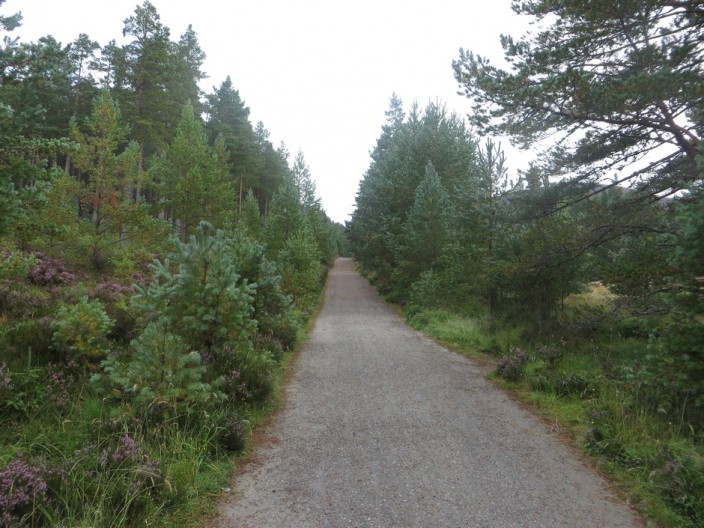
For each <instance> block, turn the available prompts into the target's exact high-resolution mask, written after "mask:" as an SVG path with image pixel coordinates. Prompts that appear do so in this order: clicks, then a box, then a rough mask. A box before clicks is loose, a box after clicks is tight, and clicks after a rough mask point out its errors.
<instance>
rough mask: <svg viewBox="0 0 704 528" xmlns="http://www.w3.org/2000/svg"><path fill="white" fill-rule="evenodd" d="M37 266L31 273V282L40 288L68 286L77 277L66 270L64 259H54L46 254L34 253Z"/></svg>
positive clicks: (35, 265)
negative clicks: (59, 285)
mask: <svg viewBox="0 0 704 528" xmlns="http://www.w3.org/2000/svg"><path fill="white" fill-rule="evenodd" d="M34 258H35V264H34V267H32V269H31V270H30V272H29V280H30V281H32V282H33V283H34V284H39V285H40V286H48V285H58V284H67V283H71V282H73V281H75V280H76V276H75V275H74V274H73V273H71V272H70V271H68V269H66V263H65V262H64V259H62V258H52V257H49V256H48V255H46V254H45V253H40V252H35V253H34Z"/></svg>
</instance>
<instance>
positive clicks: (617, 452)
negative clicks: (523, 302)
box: [409, 284, 704, 528]
mask: <svg viewBox="0 0 704 528" xmlns="http://www.w3.org/2000/svg"><path fill="white" fill-rule="evenodd" d="M613 299H614V296H613V295H612V294H610V292H608V290H607V289H606V288H604V287H603V286H601V285H599V284H595V285H592V287H591V288H590V289H589V290H588V291H587V292H585V293H584V294H580V295H573V296H570V297H569V298H567V299H566V300H565V313H564V314H563V317H565V318H566V319H567V320H568V321H575V320H577V319H579V318H585V317H598V316H599V314H600V313H603V312H604V310H607V309H609V308H610V305H611V303H612V301H613ZM409 322H410V324H411V325H412V326H413V327H414V328H416V329H418V330H420V331H422V332H425V333H426V334H428V335H430V336H431V337H433V338H435V339H436V340H438V341H439V342H441V343H442V344H444V345H446V346H448V347H449V348H451V349H454V350H456V351H458V352H461V353H463V354H465V355H467V356H469V357H471V358H473V359H477V360H479V361H481V362H483V363H496V362H497V360H498V358H499V357H500V356H510V355H511V354H512V351H513V350H514V349H515V348H518V347H520V348H521V349H523V350H525V351H526V353H527V356H528V361H527V363H525V365H524V366H523V367H521V368H522V369H523V370H522V372H521V375H520V379H519V381H518V382H515V383H512V382H509V381H506V380H504V379H502V378H501V377H499V376H498V375H497V374H496V372H493V373H491V374H489V375H488V376H487V377H488V378H489V379H490V380H492V381H493V382H495V383H496V384H498V385H500V386H501V387H502V388H504V389H505V390H507V391H509V392H510V393H511V394H513V395H514V397H515V398H517V399H518V400H519V401H520V402H522V403H523V404H524V405H526V406H528V407H529V408H530V409H532V410H533V411H534V412H535V413H536V414H538V415H539V416H541V417H542V418H543V419H544V420H545V421H546V424H547V425H548V427H550V428H551V429H552V430H553V431H555V432H559V433H560V434H561V436H562V437H563V438H565V439H566V440H567V441H568V442H571V443H572V444H573V445H574V446H576V447H577V448H579V449H582V450H583V451H584V452H585V453H586V454H588V455H589V457H590V459H591V461H592V463H593V464H594V466H595V467H597V468H599V470H600V471H602V472H603V473H605V474H606V475H607V476H608V477H609V479H610V481H611V482H612V483H613V484H614V486H615V487H616V489H617V490H618V491H619V492H620V493H621V494H622V495H623V497H624V498H625V499H626V500H627V501H628V502H629V503H631V504H633V505H634V506H635V507H636V508H637V509H638V510H639V511H640V512H641V513H642V514H643V516H644V517H646V518H647V519H648V522H649V523H650V525H654V526H658V527H663V528H695V527H696V526H702V525H704V445H703V444H704V441H703V439H704V438H703V437H702V435H701V433H699V435H697V434H695V430H694V428H693V427H692V426H691V425H690V424H687V423H686V422H685V421H684V418H683V414H680V413H674V412H671V411H669V412H668V411H666V410H665V409H664V408H663V406H661V405H659V404H658V393H657V392H656V391H655V389H654V388H653V387H655V385H656V384H653V383H651V384H649V383H648V381H649V380H648V373H647V370H645V369H644V368H643V367H642V363H643V358H644V356H645V351H646V350H647V349H648V346H647V345H648V344H647V341H646V340H645V338H641V337H622V334H621V330H620V328H609V329H607V331H603V332H600V333H596V334H592V335H590V336H588V337H586V336H580V335H579V334H578V333H575V332H572V333H566V334H563V335H562V336H558V337H556V336H551V338H550V340H549V342H547V343H540V342H539V341H538V340H537V339H535V338H532V339H531V342H529V343H526V342H524V341H525V340H524V338H523V335H524V334H523V332H522V328H521V327H520V325H501V324H498V325H495V326H493V327H492V326H491V325H489V324H488V322H487V321H486V320H485V319H481V318H480V319H477V318H468V317H463V316H460V315H457V314H453V313H450V312H447V311H440V310H427V311H420V312H418V313H415V314H414V315H413V316H412V317H410V318H409ZM650 381H652V380H650ZM655 381H657V380H655Z"/></svg>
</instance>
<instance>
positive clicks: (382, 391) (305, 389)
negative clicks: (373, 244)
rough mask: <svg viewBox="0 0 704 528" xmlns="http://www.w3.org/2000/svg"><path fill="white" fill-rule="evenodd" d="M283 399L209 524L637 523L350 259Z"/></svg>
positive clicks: (496, 526)
mask: <svg viewBox="0 0 704 528" xmlns="http://www.w3.org/2000/svg"><path fill="white" fill-rule="evenodd" d="M287 397H288V403H287V405H286V408H285V410H284V411H283V412H282V413H281V414H280V416H278V418H277V419H276V420H275V422H274V423H273V424H272V426H271V427H270V429H269V431H268V432H267V434H266V439H265V442H263V446H262V447H261V448H260V449H259V450H258V451H257V453H256V454H255V456H254V460H253V462H252V463H250V464H249V465H248V466H247V467H246V468H244V471H243V472H242V473H241V474H240V475H239V476H238V477H237V479H236V482H235V483H234V484H233V492H232V494H231V495H229V496H228V498H229V500H228V501H227V502H225V503H223V505H222V507H221V516H220V518H219V519H218V520H217V522H216V525H217V526H219V527H238V528H244V527H249V528H254V527H282V528H284V527H292V528H293V527H328V526H330V527H341V526H354V527H416V526H417V527H428V528H431V527H458V528H459V527H472V528H474V527H487V528H500V527H509V526H512V527H556V526H561V527H571V528H572V527H585V528H586V527H595V528H596V527H599V528H603V527H626V526H640V524H639V523H638V521H637V519H636V517H635V516H634V515H633V514H632V513H631V512H630V510H629V509H628V508H627V507H626V506H625V505H624V504H622V503H621V501H620V500H619V499H618V498H616V497H614V496H613V495H612V494H611V493H610V492H609V491H608V489H607V487H606V486H605V484H604V482H603V481H602V480H601V479H600V478H599V477H598V476H597V475H596V474H595V473H594V472H593V471H591V470H590V469H588V468H587V467H586V466H585V465H584V464H583V463H582V462H580V460H579V458H578V456H577V455H576V454H575V453H574V452H573V451H572V450H570V449H569V448H567V447H565V446H564V445H563V444H562V443H561V442H560V440H559V439H557V438H555V437H553V436H551V434H550V432H549V431H548V430H547V429H546V427H545V426H544V425H543V424H542V423H541V422H540V421H539V420H537V419H536V418H535V417H533V416H532V415H530V414H529V413H527V412H525V411H523V410H522V409H520V408H519V407H518V406H517V405H516V404H515V403H513V402H512V401H511V400H509V399H508V398H507V397H506V396H505V395H504V394H503V393H502V392H501V391H499V390H498V389H496V388H495V387H493V386H492V385H491V384H490V383H489V382H487V381H486V380H485V379H484V378H483V374H482V371H481V369H480V368H479V367H478V366H476V365H474V364H473V363H472V362H470V361H468V360H467V359H465V358H463V357H460V356H458V355H456V354H454V353H452V352H449V351H447V350H445V349H444V348H442V347H439V346H437V345H436V344H434V343H433V342H431V341H430V340H428V339H426V338H424V337H422V336H420V335H419V334H418V333H417V332H415V331H413V330H412V329H409V328H408V327H406V326H405V325H404V324H403V322H402V321H401V320H400V319H399V317H398V316H397V315H396V314H395V313H394V312H393V311H392V310H391V309H390V308H389V307H388V306H386V305H385V304H384V303H383V302H382V301H381V300H380V299H379V298H378V296H377V295H376V294H375V292H374V291H373V290H372V289H371V288H370V286H369V285H368V284H367V283H366V282H365V281H364V280H363V279H362V278H361V277H360V276H359V275H358V274H357V273H356V272H355V271H354V269H353V267H352V264H351V262H350V261H349V260H346V259H339V260H338V261H337V262H336V265H335V268H334V270H333V271H332V273H331V275H330V277H329V282H328V287H327V292H326V298H325V305H324V307H323V309H322V311H321V313H320V316H319V318H318V321H317V323H316V326H315V329H314V332H313V335H312V337H311V339H310V341H309V343H308V345H307V347H306V349H305V350H304V352H303V353H302V355H301V357H300V359H299V361H298V364H297V366H296V372H295V374H294V375H293V379H292V382H291V384H290V386H289V387H288V389H287Z"/></svg>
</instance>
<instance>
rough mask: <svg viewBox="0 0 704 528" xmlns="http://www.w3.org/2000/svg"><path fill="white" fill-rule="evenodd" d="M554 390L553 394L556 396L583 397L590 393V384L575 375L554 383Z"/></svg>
mask: <svg viewBox="0 0 704 528" xmlns="http://www.w3.org/2000/svg"><path fill="white" fill-rule="evenodd" d="M554 388H555V394H557V395H558V396H573V395H579V396H581V397H584V396H587V395H589V394H591V392H592V386H591V383H589V381H587V380H586V379H584V378H583V377H581V376H579V375H577V374H575V373H572V374H570V375H569V376H567V377H565V378H560V379H558V380H557V381H555V385H554Z"/></svg>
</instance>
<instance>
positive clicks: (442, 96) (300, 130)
mask: <svg viewBox="0 0 704 528" xmlns="http://www.w3.org/2000/svg"><path fill="white" fill-rule="evenodd" d="M141 3H142V0H139V1H137V0H109V1H105V0H7V1H6V2H5V4H3V6H2V8H1V9H2V12H1V14H3V15H10V14H13V13H15V12H17V11H22V14H23V23H22V26H21V27H20V28H19V29H18V30H16V31H15V32H14V33H13V35H14V36H19V37H20V38H21V40H23V41H35V40H37V39H38V38H39V37H41V36H44V35H47V34H51V35H53V36H54V37H55V38H56V39H57V40H59V41H60V42H62V43H63V44H67V43H69V42H71V41H73V40H74V39H75V38H76V37H77V36H78V34H79V33H87V34H88V35H89V36H90V37H91V38H92V39H93V40H97V41H98V42H99V43H100V44H101V45H103V44H106V43H107V42H108V41H109V40H111V39H116V40H118V42H119V41H120V39H121V37H122V27H123V21H124V19H125V18H127V17H129V16H131V15H132V14H133V12H134V9H135V7H136V6H137V5H138V4H141ZM152 4H154V6H155V7H156V8H157V11H158V12H159V15H160V16H161V22H162V24H164V25H165V26H167V27H168V28H170V30H171V36H172V39H178V37H179V36H180V35H181V34H182V33H183V32H184V30H185V29H186V27H187V26H188V24H192V25H193V28H194V30H195V31H196V32H197V33H198V37H199V41H200V45H201V48H202V49H203V51H205V53H206V54H207V58H206V61H205V64H204V67H203V69H204V70H205V72H206V74H207V75H208V78H207V79H206V80H205V81H204V82H203V83H202V86H201V87H202V88H203V89H204V90H205V91H206V92H211V91H212V87H213V86H219V85H220V83H221V82H222V81H223V80H224V79H225V77H226V76H227V75H230V76H231V77H232V81H233V84H234V87H235V88H236V89H237V90H239V92H240V96H241V97H242V99H243V100H244V101H245V104H246V105H247V106H248V107H249V108H250V110H251V114H250V117H251V121H252V123H253V124H255V125H256V123H257V121H260V120H261V121H263V122H264V125H265V126H266V128H267V129H268V130H269V132H270V133H271V136H270V140H271V141H272V143H273V144H274V146H275V147H277V146H278V145H279V143H280V142H281V141H284V142H285V144H286V146H287V148H288V150H289V151H290V153H291V160H290V161H291V163H292V162H293V157H294V156H295V154H296V152H297V151H298V149H301V150H302V151H303V154H304V156H305V159H306V162H307V163H308V166H309V167H310V170H311V174H312V176H313V178H314V179H315V180H316V184H317V191H318V195H319V196H320V197H321V199H322V202H323V206H324V208H325V210H326V212H327V213H328V215H329V216H330V217H331V218H332V219H333V220H335V221H338V222H345V221H346V220H348V219H349V215H350V214H351V213H352V211H353V210H354V200H355V196H356V193H357V189H358V186H359V180H360V179H361V178H362V176H363V174H364V172H365V171H366V170H367V168H368V167H369V162H370V159H369V151H370V150H371V149H372V148H373V147H374V144H375V142H376V139H377V138H378V136H379V134H380V132H381V126H382V124H384V121H385V116H384V112H385V111H386V110H387V108H388V104H389V98H390V97H391V95H392V93H393V92H396V93H397V94H398V96H399V97H400V98H401V99H402V100H403V102H404V108H405V109H406V110H408V108H409V107H410V106H411V103H412V102H413V101H414V100H417V101H418V102H419V103H420V105H421V107H424V106H425V104H426V103H427V102H429V101H436V100H440V101H441V102H444V103H445V104H446V105H447V108H448V110H450V111H455V112H457V113H458V114H460V115H466V114H467V113H468V112H469V111H470V104H469V101H468V100H466V99H465V98H463V97H460V96H458V95H457V94H456V92H457V85H456V82H455V80H454V77H453V71H452V61H453V59H455V58H457V57H458V55H459V52H458V50H459V48H460V47H462V48H464V49H466V50H472V51H474V52H476V53H479V54H480V55H484V56H489V57H491V58H494V60H495V62H500V58H501V57H502V53H501V46H500V44H499V35H500V34H502V33H503V34H511V35H514V36H519V35H521V34H523V33H524V32H525V31H526V29H527V27H528V20H526V19H525V17H519V16H517V15H516V14H515V13H513V11H511V9H510V0H433V1H432V2H431V1H420V0H405V1H403V0H356V1H347V2H339V1H335V0H327V1H325V0H246V1H230V2H228V1H226V0H199V1H197V2H192V1H185V0H152ZM502 146H504V149H505V150H506V151H507V154H508V165H509V166H510V168H511V170H512V172H513V171H514V170H515V169H518V168H526V166H527V164H526V161H525V160H526V156H525V155H522V156H520V155H518V154H516V151H515V150H513V149H511V148H510V146H509V145H508V142H507V141H504V142H503V143H502ZM521 159H522V160H523V161H521Z"/></svg>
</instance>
